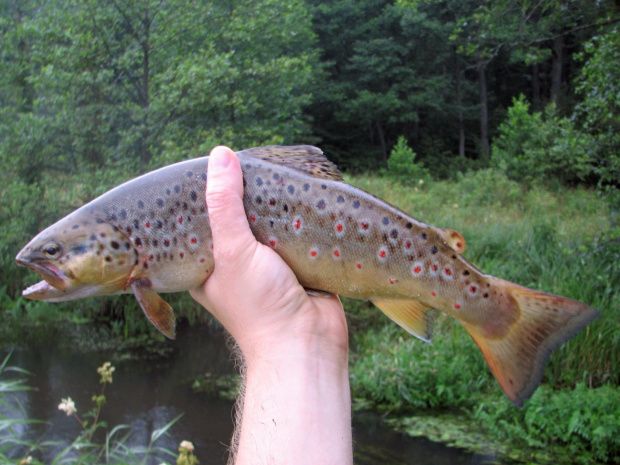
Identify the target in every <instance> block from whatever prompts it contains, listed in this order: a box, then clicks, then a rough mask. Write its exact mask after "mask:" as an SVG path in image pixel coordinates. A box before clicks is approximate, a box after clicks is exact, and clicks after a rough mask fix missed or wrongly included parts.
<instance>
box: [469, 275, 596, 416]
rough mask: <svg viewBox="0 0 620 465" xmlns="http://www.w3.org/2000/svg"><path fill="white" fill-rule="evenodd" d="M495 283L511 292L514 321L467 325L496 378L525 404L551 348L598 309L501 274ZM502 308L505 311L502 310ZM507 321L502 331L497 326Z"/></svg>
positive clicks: (504, 291) (507, 293)
mask: <svg viewBox="0 0 620 465" xmlns="http://www.w3.org/2000/svg"><path fill="white" fill-rule="evenodd" d="M491 284H492V285H493V286H495V287H496V289H498V291H499V293H500V294H503V295H504V296H506V299H504V300H503V301H502V302H503V303H504V304H506V305H508V306H509V307H511V308H509V309H506V310H509V311H508V313H507V314H510V315H516V317H515V319H514V321H513V322H512V324H508V325H505V326H504V325H502V324H498V322H497V321H493V322H488V325H486V324H485V325H481V326H475V325H472V324H467V323H465V324H464V325H463V326H464V327H465V329H466V330H467V332H468V333H469V334H470V336H471V337H472V338H473V339H474V341H475V342H476V344H477V345H478V347H479V348H480V350H481V351H482V353H483V355H484V358H485V359H486V361H487V363H488V364H489V367H490V368H491V371H492V372H493V375H494V376H495V378H496V379H497V382H498V383H499V385H500V386H501V387H502V389H503V390H504V392H505V393H506V395H507V396H508V397H509V398H510V400H512V401H513V402H514V403H515V405H517V406H519V407H520V406H521V405H523V401H524V400H526V399H528V398H529V397H530V396H531V395H532V394H533V393H534V390H535V389H536V388H537V387H538V384H539V383H540V380H541V378H542V375H543V369H544V366H545V363H546V362H547V359H548V358H549V355H550V354H551V352H552V351H553V350H555V349H557V348H558V347H559V346H560V345H561V344H562V343H564V342H566V341H567V340H569V339H571V338H572V337H573V336H575V335H576V334H577V333H578V332H579V331H581V330H582V329H583V328H584V327H585V326H586V325H587V324H588V323H590V322H591V321H592V320H594V319H595V318H596V317H598V316H599V312H598V310H596V309H594V308H592V307H589V306H587V305H584V304H582V303H580V302H577V301H575V300H571V299H567V298H565V297H559V296H556V295H552V294H546V293H544V292H539V291H534V290H532V289H528V288H526V287H522V286H519V285H517V284H514V283H511V282H509V281H504V280H503V279H499V278H492V282H491ZM499 314H500V315H501V314H506V313H504V312H500V313H499ZM498 326H504V329H505V331H501V333H502V335H501V336H500V335H498V334H499V333H498V332H497V331H496V328H497V327H498Z"/></svg>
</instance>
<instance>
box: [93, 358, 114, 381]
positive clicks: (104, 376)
mask: <svg viewBox="0 0 620 465" xmlns="http://www.w3.org/2000/svg"><path fill="white" fill-rule="evenodd" d="M114 370H116V368H114V367H113V366H112V364H111V363H110V362H105V363H104V364H103V365H101V366H100V367H99V368H97V373H99V374H100V375H101V382H102V383H112V373H114Z"/></svg>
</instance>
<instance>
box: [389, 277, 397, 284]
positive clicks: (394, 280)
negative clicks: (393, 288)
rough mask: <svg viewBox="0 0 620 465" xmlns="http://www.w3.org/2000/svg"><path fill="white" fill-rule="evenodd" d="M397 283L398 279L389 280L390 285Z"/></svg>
mask: <svg viewBox="0 0 620 465" xmlns="http://www.w3.org/2000/svg"><path fill="white" fill-rule="evenodd" d="M397 282H398V279H394V278H390V284H394V283H397Z"/></svg>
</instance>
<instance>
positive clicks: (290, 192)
mask: <svg viewBox="0 0 620 465" xmlns="http://www.w3.org/2000/svg"><path fill="white" fill-rule="evenodd" d="M286 189H287V190H288V193H289V194H291V195H293V194H294V193H295V186H293V185H292V184H289V185H288V187H287V188H286Z"/></svg>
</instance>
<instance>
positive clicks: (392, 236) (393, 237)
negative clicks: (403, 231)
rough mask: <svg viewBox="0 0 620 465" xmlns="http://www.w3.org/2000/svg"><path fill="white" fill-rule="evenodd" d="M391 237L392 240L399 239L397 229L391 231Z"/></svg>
mask: <svg viewBox="0 0 620 465" xmlns="http://www.w3.org/2000/svg"><path fill="white" fill-rule="evenodd" d="M390 237H391V238H392V239H396V238H398V231H397V230H396V229H392V230H391V231H390Z"/></svg>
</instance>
